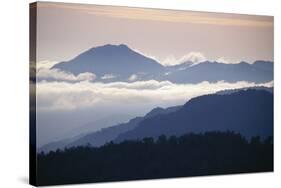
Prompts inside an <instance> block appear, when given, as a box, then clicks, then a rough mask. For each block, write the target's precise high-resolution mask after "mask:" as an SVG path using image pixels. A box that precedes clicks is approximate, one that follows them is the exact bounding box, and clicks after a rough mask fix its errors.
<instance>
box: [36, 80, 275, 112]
mask: <svg viewBox="0 0 281 188" xmlns="http://www.w3.org/2000/svg"><path fill="white" fill-rule="evenodd" d="M254 86H267V87H272V86H273V81H272V82H268V83H264V84H255V83H249V82H245V81H240V82H236V83H227V82H224V81H219V82H217V83H209V82H207V81H204V82H201V83H199V84H174V83H171V82H169V81H156V80H149V81H137V82H132V83H127V82H112V83H101V82H89V81H82V82H77V83H70V82H57V81H55V82H48V81H41V82H38V83H37V109H38V110H47V111H49V110H75V109H81V108H82V109H83V108H99V107H100V106H102V105H106V106H110V105H112V106H118V105H122V106H123V107H126V106H127V105H128V106H136V107H139V106H142V105H150V106H163V107H167V106H171V105H178V104H184V103H185V102H186V101H188V100H189V99H191V98H192V97H196V96H200V95H204V94H210V93H215V92H217V91H220V90H226V89H238V88H244V87H254ZM116 110H118V109H116Z"/></svg>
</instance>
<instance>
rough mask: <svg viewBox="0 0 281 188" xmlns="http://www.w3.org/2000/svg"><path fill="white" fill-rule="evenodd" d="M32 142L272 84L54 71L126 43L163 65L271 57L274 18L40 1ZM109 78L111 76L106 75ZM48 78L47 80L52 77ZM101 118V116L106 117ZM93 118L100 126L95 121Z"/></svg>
mask: <svg viewBox="0 0 281 188" xmlns="http://www.w3.org/2000/svg"><path fill="white" fill-rule="evenodd" d="M37 8H38V11H37V36H36V37H37V66H36V69H37V70H36V71H37V77H40V79H41V80H40V81H38V82H37V83H36V88H37V90H36V98H37V104H36V105H37V138H38V139H37V144H38V147H40V146H42V145H44V144H47V143H49V142H52V141H57V140H60V139H63V138H68V137H71V136H74V134H75V133H77V132H79V130H80V129H81V127H83V126H85V125H93V126H94V127H93V128H94V129H95V130H99V129H101V128H104V127H107V126H112V125H116V124H117V123H123V122H126V121H128V120H129V119H131V118H134V117H136V116H143V115H145V114H146V113H148V112H149V111H150V110H152V109H153V108H155V107H170V106H174V105H182V104H184V103H186V102H187V101H188V100H189V99H191V98H192V97H196V96H200V95H204V94H209V93H215V92H217V91H220V90H224V89H235V88H243V87H253V86H268V87H272V86H273V81H271V82H268V83H262V84H255V83H250V82H246V81H240V82H236V83H227V82H224V81H223V80H222V81H219V82H217V83H209V82H208V81H204V82H201V83H198V84H188V83H186V84H175V83H171V82H169V81H156V80H146V81H134V82H132V83H128V82H112V83H99V82H95V81H94V80H95V78H96V77H95V74H93V73H87V72H85V73H81V74H79V75H73V74H71V73H68V72H64V71H62V70H57V69H51V67H52V66H53V65H54V64H56V63H58V62H61V61H68V60H70V59H72V58H74V57H76V56H77V55H79V54H80V53H82V52H84V51H86V50H88V49H90V48H93V47H96V46H101V45H105V44H116V45H118V44H126V45H127V46H129V47H130V48H131V49H133V50H134V51H137V52H139V53H141V54H143V55H145V56H148V57H151V58H154V59H155V60H157V61H158V62H159V63H161V64H163V65H173V64H179V63H181V62H184V61H186V60H192V61H194V62H200V61H204V60H211V61H215V60H217V61H220V62H223V63H237V62H240V61H247V62H249V63H252V62H254V61H255V60H270V61H273V17H270V16H251V15H238V14H222V13H205V12H193V11H175V10H161V9H143V8H128V7H113V6H96V5H82V4H65V3H49V2H40V3H38V4H37ZM107 76H110V75H107ZM50 78H51V80H50ZM105 120H106V121H105ZM97 122H98V123H97Z"/></svg>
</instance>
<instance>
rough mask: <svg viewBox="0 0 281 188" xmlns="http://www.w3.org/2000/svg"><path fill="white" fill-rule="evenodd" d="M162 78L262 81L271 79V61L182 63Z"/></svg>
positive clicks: (198, 81)
mask: <svg viewBox="0 0 281 188" xmlns="http://www.w3.org/2000/svg"><path fill="white" fill-rule="evenodd" d="M170 69H171V68H170ZM162 79H163V80H165V79H167V80H169V81H172V82H175V83H200V82H202V81H209V82H217V81H220V80H224V81H226V82H237V81H248V82H255V83H264V82H269V81H271V80H273V63H272V62H269V61H256V62H255V63H253V64H249V63H246V62H241V63H238V64H225V63H219V62H210V61H206V62H202V63H199V64H196V65H194V66H187V65H186V64H183V67H181V66H178V68H177V71H175V72H170V73H169V74H168V75H166V76H165V77H163V78H162Z"/></svg>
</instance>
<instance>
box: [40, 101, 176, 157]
mask: <svg viewBox="0 0 281 188" xmlns="http://www.w3.org/2000/svg"><path fill="white" fill-rule="evenodd" d="M180 108H181V106H174V107H169V108H166V109H164V108H160V107H157V108H154V109H152V110H151V111H150V112H148V113H147V114H146V115H145V116H144V117H136V118H133V119H131V120H129V121H128V122H127V123H121V124H118V125H114V126H110V127H107V128H102V129H101V130H99V131H92V132H90V133H88V134H85V133H83V134H80V135H79V136H76V137H73V138H70V139H63V140H61V141H57V142H51V143H49V144H46V145H44V146H42V147H41V148H40V149H39V152H42V151H44V152H49V151H55V150H57V149H63V148H65V147H68V148H69V147H74V146H81V145H87V144H91V145H92V146H97V147H98V146H101V145H103V144H105V143H106V142H110V141H112V140H114V139H116V138H117V137H118V135H120V134H122V133H124V132H127V131H130V130H132V129H134V128H135V127H136V126H137V125H138V124H139V123H140V122H141V121H142V120H144V119H147V118H151V117H154V116H156V115H159V114H167V113H171V112H174V111H176V110H178V109H180Z"/></svg>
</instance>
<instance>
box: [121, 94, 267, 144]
mask: <svg viewBox="0 0 281 188" xmlns="http://www.w3.org/2000/svg"><path fill="white" fill-rule="evenodd" d="M227 130H230V131H235V132H239V133H241V134H242V135H243V136H245V137H247V138H250V137H252V136H261V137H266V136H272V134H273V94H272V93H270V92H268V91H265V90H254V89H249V90H246V91H244V90H242V91H238V92H235V93H231V94H229V95H217V94H212V95H205V96H200V97H196V98H193V99H191V100H190V101H188V102H187V103H186V104H185V105H184V106H183V107H182V108H181V109H179V110H177V111H175V112H172V113H168V114H161V115H158V116H155V117H151V118H148V119H145V120H143V121H142V122H140V123H139V124H138V126H137V127H136V128H135V129H133V130H131V131H128V132H126V133H123V134H120V135H119V136H118V138H117V139H116V140H115V141H116V142H120V141H123V140H130V139H131V140H134V139H142V138H144V137H158V136H159V135H162V134H164V135H169V136H171V135H182V134H185V133H191V132H193V133H201V132H206V131H227Z"/></svg>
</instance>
